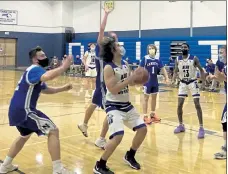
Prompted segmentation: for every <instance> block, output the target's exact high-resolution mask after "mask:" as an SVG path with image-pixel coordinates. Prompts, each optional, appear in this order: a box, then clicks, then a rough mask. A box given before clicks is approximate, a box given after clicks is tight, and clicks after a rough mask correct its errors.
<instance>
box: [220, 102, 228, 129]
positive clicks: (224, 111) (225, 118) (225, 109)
mask: <svg viewBox="0 0 228 174" xmlns="http://www.w3.org/2000/svg"><path fill="white" fill-rule="evenodd" d="M221 121H222V129H223V132H227V103H226V105H225V106H224V109H223V112H222V119H221Z"/></svg>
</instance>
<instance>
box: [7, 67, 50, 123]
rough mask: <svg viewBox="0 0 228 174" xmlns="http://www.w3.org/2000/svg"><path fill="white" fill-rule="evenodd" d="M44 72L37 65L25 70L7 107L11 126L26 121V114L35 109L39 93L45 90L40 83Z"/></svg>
mask: <svg viewBox="0 0 228 174" xmlns="http://www.w3.org/2000/svg"><path fill="white" fill-rule="evenodd" d="M44 73H45V70H44V69H43V68H42V67H40V66H38V65H31V66H30V67H28V68H27V70H26V71H25V72H24V74H23V75H22V76H21V79H20V80H19V82H18V85H17V87H16V89H15V92H14V95H13V97H12V99H11V102H10V107H9V121H10V125H11V126H16V125H18V124H20V123H22V122H24V121H25V120H27V114H28V113H30V112H32V111H34V110H35V109H36V104H37V100H38V98H39V95H40V92H41V90H43V89H46V88H47V86H46V84H45V83H42V82H41V81H40V78H41V76H42V75H43V74H44Z"/></svg>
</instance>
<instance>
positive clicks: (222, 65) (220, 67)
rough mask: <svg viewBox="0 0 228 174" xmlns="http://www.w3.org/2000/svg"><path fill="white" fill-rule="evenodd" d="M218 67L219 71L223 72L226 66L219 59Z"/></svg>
mask: <svg viewBox="0 0 228 174" xmlns="http://www.w3.org/2000/svg"><path fill="white" fill-rule="evenodd" d="M216 66H217V67H218V70H219V71H220V72H221V71H222V69H223V68H224V66H225V64H224V63H223V62H221V61H220V60H219V59H218V60H217V62H216Z"/></svg>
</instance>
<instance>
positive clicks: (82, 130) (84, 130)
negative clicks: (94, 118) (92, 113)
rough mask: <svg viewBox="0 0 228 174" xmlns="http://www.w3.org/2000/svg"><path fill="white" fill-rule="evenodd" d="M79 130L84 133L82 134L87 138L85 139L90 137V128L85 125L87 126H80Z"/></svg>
mask: <svg viewBox="0 0 228 174" xmlns="http://www.w3.org/2000/svg"><path fill="white" fill-rule="evenodd" d="M78 129H79V130H80V131H81V132H82V134H83V135H84V136H85V137H88V133H87V129H88V126H87V125H85V124H83V123H82V124H79V125H78Z"/></svg>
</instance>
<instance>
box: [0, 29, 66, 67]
mask: <svg viewBox="0 0 228 174" xmlns="http://www.w3.org/2000/svg"><path fill="white" fill-rule="evenodd" d="M63 37H64V35H63V33H55V34H51V33H28V32H9V35H5V32H3V31H0V38H14V39H17V57H16V66H17V67H23V66H28V65H29V64H30V62H29V57H28V53H29V51H30V49H31V48H33V47H36V46H38V45H39V46H42V48H43V49H44V51H45V53H46V54H47V56H48V57H52V56H53V55H56V56H58V57H61V56H62V55H63V50H64V42H63V41H64V40H63Z"/></svg>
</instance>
